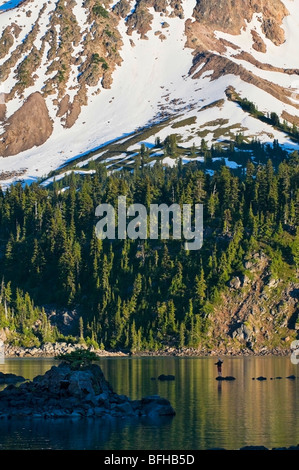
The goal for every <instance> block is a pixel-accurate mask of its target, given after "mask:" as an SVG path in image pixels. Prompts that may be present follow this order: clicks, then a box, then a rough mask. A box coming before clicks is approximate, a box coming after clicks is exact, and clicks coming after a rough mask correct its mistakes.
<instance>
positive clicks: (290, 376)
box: [286, 375, 296, 380]
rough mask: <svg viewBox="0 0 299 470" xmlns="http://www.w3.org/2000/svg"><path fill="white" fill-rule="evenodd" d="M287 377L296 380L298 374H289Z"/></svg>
mask: <svg viewBox="0 0 299 470" xmlns="http://www.w3.org/2000/svg"><path fill="white" fill-rule="evenodd" d="M286 378H287V379H291V380H295V378H296V375H289V376H288V377H286Z"/></svg>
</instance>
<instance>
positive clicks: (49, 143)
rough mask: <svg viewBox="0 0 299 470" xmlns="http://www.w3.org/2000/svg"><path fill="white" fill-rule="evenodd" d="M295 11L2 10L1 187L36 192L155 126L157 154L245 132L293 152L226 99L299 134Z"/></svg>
mask: <svg viewBox="0 0 299 470" xmlns="http://www.w3.org/2000/svg"><path fill="white" fill-rule="evenodd" d="M14 3H18V2H14ZM3 4H4V5H5V2H3V1H2V2H0V5H2V7H3ZM298 8H299V0H271V1H270V0H269V1H268V0H256V1H255V2H252V1H251V0H242V1H241V0H238V1H234V2H233V1H232V0H220V1H219V0H217V1H216V0H209V1H208V0H201V1H199V0H176V1H174V0H137V1H136V0H119V1H109V0H105V1H99V0H84V1H83V0H58V1H57V0H48V1H44V2H43V1H40V0H25V1H24V2H22V3H21V4H20V5H19V6H18V7H15V8H13V9H10V10H7V11H6V10H3V9H2V10H1V8H0V80H1V83H0V93H1V94H0V180H2V182H4V184H9V183H11V182H12V181H13V180H16V179H19V178H22V179H24V180H26V181H32V180H35V179H36V178H38V177H41V176H45V175H47V174H48V173H49V172H50V171H52V170H55V169H57V168H58V167H59V166H61V165H63V164H65V163H66V162H68V161H70V160H71V159H75V158H76V157H78V156H82V155H84V154H87V156H86V158H90V155H88V153H89V152H90V151H92V150H95V149H99V151H98V153H95V154H94V156H93V157H92V158H98V157H99V156H100V155H101V154H103V153H104V150H101V147H102V146H105V145H106V144H108V143H109V142H112V141H115V140H118V139H119V140H120V142H122V141H124V140H126V139H128V136H131V135H136V132H137V133H138V131H139V130H140V129H141V128H146V127H147V126H151V125H155V124H157V123H160V125H159V126H157V127H153V133H152V134H151V135H150V136H147V138H146V139H145V140H146V143H147V145H149V146H150V145H151V144H153V143H154V141H155V139H156V138H157V137H160V138H161V139H163V138H165V137H166V136H167V135H169V134H171V133H177V134H179V135H180V138H181V143H182V145H184V144H186V145H188V146H190V145H192V144H193V143H194V144H195V146H198V145H200V143H201V139H202V138H203V136H204V138H205V139H206V140H207V141H209V142H213V141H217V140H219V139H220V140H221V139H224V138H226V137H227V136H233V135H234V134H236V133H237V132H243V133H244V135H245V136H246V135H248V136H250V137H257V138H259V139H260V140H262V141H267V142H271V141H273V139H274V138H277V139H278V140H279V142H280V143H282V144H285V145H286V146H288V147H289V148H290V149H292V148H295V147H296V144H295V143H294V142H292V141H291V140H290V137H289V136H288V135H287V134H285V133H283V132H282V131H281V130H277V129H274V128H273V127H272V126H271V125H270V123H265V122H262V121H260V120H258V119H256V118H255V117H253V116H252V115H250V114H248V113H247V112H245V111H244V110H242V109H241V107H240V106H239V105H238V103H236V102H235V101H234V100H231V99H229V96H228V94H227V89H228V87H231V88H230V89H234V91H235V92H236V94H238V95H239V96H240V97H242V98H247V99H249V100H250V101H252V102H253V103H254V104H255V105H256V106H257V107H258V109H259V111H262V112H263V113H265V114H266V113H271V112H275V113H277V114H278V115H279V117H280V118H281V120H283V119H285V120H286V121H288V122H289V123H290V124H296V125H297V124H299V118H298V109H299V95H297V92H298V93H299V77H298V75H299V55H298V54H297V51H296V48H297V44H298V42H299V28H298V26H299V24H298V23H299V20H298V15H297V11H298ZM168 118H171V119H170V121H166V120H167V119H168ZM161 122H162V123H163V125H161ZM141 135H142V137H144V136H143V134H141ZM137 140H138V138H137ZM135 147H136V145H135V146H133V147H132V149H131V150H132V155H131V157H132V158H134V151H133V150H134V149H135ZM113 158H115V159H116V160H117V162H118V163H119V162H122V163H121V164H122V165H125V164H126V163H128V161H131V160H132V158H131V160H130V159H128V158H127V156H124V155H122V154H121V153H120V155H119V156H117V155H115V156H114V157H113ZM82 160H83V162H82ZM112 163H113V162H112ZM168 163H169V162H168ZM83 164H84V159H81V163H80V165H81V166H82V165H83ZM107 165H109V166H111V161H107Z"/></svg>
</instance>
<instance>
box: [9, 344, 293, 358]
mask: <svg viewBox="0 0 299 470" xmlns="http://www.w3.org/2000/svg"><path fill="white" fill-rule="evenodd" d="M80 349H85V350H90V351H94V352H95V353H96V354H97V355H98V356H100V357H129V356H134V357H159V356H174V357H203V356H206V357H209V356H240V357H241V356H288V355H290V353H291V352H290V350H289V349H285V350H281V349H278V348H274V349H268V348H265V347H264V348H261V349H260V350H259V351H252V350H250V349H243V350H242V351H238V350H236V351H235V350H227V349H214V350H212V351H210V350H207V349H194V348H181V349H177V348H173V347H165V348H164V349H162V350H158V351H138V352H130V351H121V350H119V351H107V350H101V349H94V348H92V347H87V346H86V345H84V344H71V343H66V342H61V343H54V344H52V343H45V344H43V345H42V346H41V347H39V348H37V347H33V348H23V347H18V346H10V345H5V349H4V355H5V357H7V358H17V357H20V358H21V357H27V358H28V357H35V358H43V357H49V358H50V357H55V356H57V355H61V354H68V353H71V352H73V351H78V350H80Z"/></svg>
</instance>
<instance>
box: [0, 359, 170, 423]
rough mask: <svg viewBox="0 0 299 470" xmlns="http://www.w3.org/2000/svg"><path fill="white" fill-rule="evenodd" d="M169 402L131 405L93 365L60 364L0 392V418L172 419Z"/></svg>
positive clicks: (150, 400)
mask: <svg viewBox="0 0 299 470" xmlns="http://www.w3.org/2000/svg"><path fill="white" fill-rule="evenodd" d="M174 415H175V411H174V409H173V408H172V407H171V405H170V402H169V401H168V400H166V399H165V398H161V397H159V396H156V395H155V396H151V397H146V398H143V399H142V400H135V401H132V400H130V399H129V398H128V397H126V396H125V395H118V394H117V393H115V392H113V390H112V388H111V386H110V384H109V383H108V382H107V381H106V379H105V377H104V374H103V372H102V370H101V368H100V367H99V366H97V365H95V364H92V365H90V366H88V367H85V368H82V369H79V370H72V369H71V367H70V366H68V365H66V364H64V363H61V364H60V365H59V366H57V367H56V366H54V367H52V368H51V369H50V370H49V371H47V372H46V373H45V374H44V375H40V376H37V377H35V378H34V379H33V381H32V382H25V383H23V384H21V385H20V386H19V387H15V386H14V385H9V386H8V387H6V388H5V389H4V390H3V391H2V392H0V418H10V417H13V416H18V417H21V416H32V417H43V418H65V417H70V418H82V417H102V416H113V417H127V416H131V417H134V416H135V417H139V416H143V417H159V416H174Z"/></svg>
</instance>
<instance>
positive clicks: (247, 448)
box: [240, 446, 269, 450]
mask: <svg viewBox="0 0 299 470" xmlns="http://www.w3.org/2000/svg"><path fill="white" fill-rule="evenodd" d="M240 450H269V449H268V448H267V447H265V446H245V447H241V449H240Z"/></svg>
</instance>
